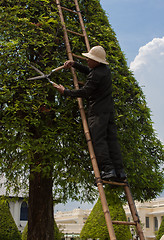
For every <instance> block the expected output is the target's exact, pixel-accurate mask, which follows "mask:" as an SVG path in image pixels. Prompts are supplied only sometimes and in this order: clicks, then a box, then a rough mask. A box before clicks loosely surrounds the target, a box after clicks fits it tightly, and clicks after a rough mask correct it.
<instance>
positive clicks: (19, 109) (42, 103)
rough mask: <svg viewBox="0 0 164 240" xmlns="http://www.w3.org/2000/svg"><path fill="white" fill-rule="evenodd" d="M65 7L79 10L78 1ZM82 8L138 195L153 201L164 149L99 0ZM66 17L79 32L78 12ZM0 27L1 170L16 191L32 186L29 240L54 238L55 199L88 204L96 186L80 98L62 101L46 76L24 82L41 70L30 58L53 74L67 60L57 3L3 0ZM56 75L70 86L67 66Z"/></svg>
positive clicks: (74, 41) (80, 48)
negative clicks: (103, 57) (109, 79)
mask: <svg viewBox="0 0 164 240" xmlns="http://www.w3.org/2000/svg"><path fill="white" fill-rule="evenodd" d="M61 4H62V5H63V6H65V7H68V8H71V9H75V7H74V1H67V0H62V1H61ZM79 5H80V9H81V12H82V14H83V19H84V23H85V26H86V31H87V33H88V36H89V41H90V43H91V47H92V46H95V45H97V44H99V45H102V46H103V47H104V48H105V50H106V52H107V59H108V61H109V64H110V68H111V72H112V76H113V97H114V101H115V109H116V123H117V126H118V136H119V140H120V143H121V147H122V152H123V156H124V165H125V169H126V172H127V174H128V180H129V183H130V186H131V190H132V193H133V196H134V198H135V199H137V200H144V199H145V200H147V199H151V198H154V197H155V196H156V195H157V194H158V193H159V192H161V191H162V187H163V175H162V169H160V164H161V163H162V162H163V150H162V144H161V142H160V141H159V140H158V139H157V137H156V134H155V131H154V129H153V128H152V121H151V112H150V109H149V108H148V107H147V104H146V101H145V97H144V94H143V92H142V90H141V88H140V87H139V85H138V83H137V81H136V80H135V78H134V77H133V74H132V73H131V72H130V71H129V69H128V67H127V64H126V60H125V57H124V55H123V53H122V51H121V49H120V46H119V43H118V41H117V38H116V36H115V33H114V31H113V30H112V28H111V26H110V24H109V22H108V19H107V16H106V15H105V13H104V11H103V9H102V8H101V5H100V2H99V0H79ZM64 16H65V22H66V25H67V27H68V29H71V30H73V31H80V30H79V21H78V17H77V16H76V15H74V14H73V15H72V13H70V12H66V11H64ZM0 24H1V28H0V158H1V160H0V172H3V173H5V176H6V178H7V180H8V183H9V182H10V184H11V185H12V186H13V187H14V188H15V190H18V189H19V188H22V187H25V186H28V185H29V228H28V229H29V236H28V238H29V239H30V240H33V239H35V240H37V239H39V240H42V239H44V240H45V239H53V238H54V235H53V229H54V228H53V226H54V222H53V221H54V220H53V200H54V202H55V203H57V202H66V201H67V200H68V199H69V198H72V199H75V200H80V199H81V200H83V201H84V200H88V201H91V200H92V199H93V196H95V191H96V190H95V188H94V186H93V182H94V181H93V175H92V174H91V170H92V167H91V163H90V160H89V155H88V152H87V145H86V142H85V138H84V134H83V129H82V125H81V120H80V115H79V111H78V107H77V103H76V100H74V101H72V100H70V99H64V98H63V97H62V96H60V95H59V94H58V93H57V92H56V91H55V89H54V88H53V87H52V86H51V85H50V84H49V83H48V82H47V80H46V79H43V80H36V81H28V80H27V78H29V77H32V76H35V75H36V72H35V71H34V70H33V69H32V68H31V67H30V64H31V63H32V64H33V65H34V66H36V67H37V68H39V69H40V70H41V71H42V72H44V73H49V72H50V71H51V70H52V69H53V68H56V67H58V66H59V65H62V64H63V63H64V62H65V61H66V60H67V55H66V50H65V44H64V39H63V31H62V27H61V23H60V19H59V15H58V10H57V6H56V3H55V1H52V0H40V1H39V0H36V1H32V0H26V1H25V0H21V1H20V0H12V1H11V0H5V1H4V0H2V1H0ZM69 38H70V40H71V46H72V50H73V52H74V53H76V54H77V55H80V54H81V53H82V52H86V48H85V43H84V42H83V39H79V37H78V36H74V35H72V34H71V33H70V34H69ZM78 77H79V78H80V80H82V81H83V80H84V77H83V76H82V75H80V74H78ZM51 80H52V81H54V82H57V83H61V84H63V85H64V86H65V87H73V82H72V76H71V73H70V72H69V71H68V70H63V71H61V72H57V73H54V74H53V75H52V77H51ZM85 107H86V110H87V105H86V104H85ZM152 179H153V181H152ZM138 183H140V184H138ZM52 189H53V194H54V197H53V198H52ZM93 193H94V194H93ZM47 223H48V224H47ZM38 229H39V231H38Z"/></svg>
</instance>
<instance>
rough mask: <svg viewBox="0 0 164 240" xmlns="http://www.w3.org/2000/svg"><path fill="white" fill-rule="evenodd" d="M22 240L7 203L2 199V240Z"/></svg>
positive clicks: (0, 201) (0, 212)
mask: <svg viewBox="0 0 164 240" xmlns="http://www.w3.org/2000/svg"><path fill="white" fill-rule="evenodd" d="M11 239H14V240H21V234H20V232H19V231H18V228H17V226H16V224H15V222H14V219H13V217H12V215H11V213H10V210H9V205H8V203H7V201H5V200H3V199H0V240H11Z"/></svg>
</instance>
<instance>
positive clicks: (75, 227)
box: [54, 208, 91, 239]
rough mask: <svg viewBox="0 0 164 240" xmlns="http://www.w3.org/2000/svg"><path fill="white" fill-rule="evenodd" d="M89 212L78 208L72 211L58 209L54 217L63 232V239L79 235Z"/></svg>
mask: <svg viewBox="0 0 164 240" xmlns="http://www.w3.org/2000/svg"><path fill="white" fill-rule="evenodd" d="M90 212H91V209H90V210H82V209H80V208H78V209H74V210H73V211H66V212H61V211H58V212H57V213H56V214H55V215H54V217H55V221H56V223H57V225H58V227H59V229H60V230H61V231H62V232H63V233H64V236H65V239H68V238H74V237H79V236H80V232H81V230H82V228H83V226H84V224H85V222H86V220H87V218H88V216H89V214H90Z"/></svg>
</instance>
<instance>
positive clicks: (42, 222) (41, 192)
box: [27, 166, 54, 240]
mask: <svg viewBox="0 0 164 240" xmlns="http://www.w3.org/2000/svg"><path fill="white" fill-rule="evenodd" d="M30 170H31V174H30V180H29V181H30V182H29V209H28V238H27V239H28V240H53V239H54V215H53V197H52V174H49V176H44V175H43V173H42V172H32V166H31V169H30Z"/></svg>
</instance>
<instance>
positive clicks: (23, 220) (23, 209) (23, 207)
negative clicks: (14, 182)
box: [0, 176, 28, 232]
mask: <svg viewBox="0 0 164 240" xmlns="http://www.w3.org/2000/svg"><path fill="white" fill-rule="evenodd" d="M4 183H5V178H4V177H3V176H1V177H0V197H1V196H8V198H9V199H10V200H9V207H10V212H11V214H12V217H13V219H14V221H15V223H16V225H17V227H18V230H19V231H20V232H23V230H24V227H25V226H26V224H27V219H28V206H27V203H26V202H25V201H24V198H23V197H22V196H23V194H22V196H21V195H18V197H17V198H15V195H14V194H12V191H11V192H10V193H7V192H6V187H5V184H4Z"/></svg>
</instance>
